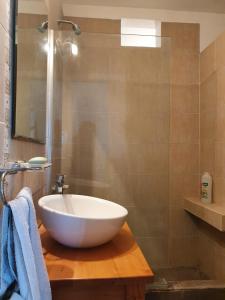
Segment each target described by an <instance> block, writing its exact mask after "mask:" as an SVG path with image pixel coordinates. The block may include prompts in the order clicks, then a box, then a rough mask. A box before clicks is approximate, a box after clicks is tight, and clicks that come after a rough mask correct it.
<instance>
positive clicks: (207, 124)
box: [200, 109, 217, 143]
mask: <svg viewBox="0 0 225 300" xmlns="http://www.w3.org/2000/svg"><path fill="white" fill-rule="evenodd" d="M216 123H217V122H216V111H215V110H214V109H213V110H211V111H207V112H202V113H201V122H200V136H201V141H202V142H208V143H209V142H215V139H216Z"/></svg>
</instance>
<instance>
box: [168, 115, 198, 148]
mask: <svg viewBox="0 0 225 300" xmlns="http://www.w3.org/2000/svg"><path fill="white" fill-rule="evenodd" d="M170 134H171V142H172V143H198V142H199V115H198V114H175V115H172V117H171V133H170Z"/></svg>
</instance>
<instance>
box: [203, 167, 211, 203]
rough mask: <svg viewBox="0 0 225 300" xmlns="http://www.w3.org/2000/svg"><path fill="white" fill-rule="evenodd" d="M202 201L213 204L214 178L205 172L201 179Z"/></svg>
mask: <svg viewBox="0 0 225 300" xmlns="http://www.w3.org/2000/svg"><path fill="white" fill-rule="evenodd" d="M201 201H202V202H203V203H212V176H211V175H210V174H209V173H208V172H205V173H204V174H203V175H202V178H201Z"/></svg>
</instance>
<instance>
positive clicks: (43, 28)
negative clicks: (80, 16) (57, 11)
mask: <svg viewBox="0 0 225 300" xmlns="http://www.w3.org/2000/svg"><path fill="white" fill-rule="evenodd" d="M57 23H58V25H60V24H62V23H64V24H70V25H72V29H73V31H74V33H75V34H76V35H80V34H81V30H80V27H79V25H77V24H75V23H73V22H71V21H67V20H57ZM47 29H48V21H44V22H43V23H41V25H40V26H38V27H37V30H38V31H39V32H41V33H44V32H45V31H46V30H47Z"/></svg>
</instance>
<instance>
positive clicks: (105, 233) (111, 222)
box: [38, 194, 128, 248]
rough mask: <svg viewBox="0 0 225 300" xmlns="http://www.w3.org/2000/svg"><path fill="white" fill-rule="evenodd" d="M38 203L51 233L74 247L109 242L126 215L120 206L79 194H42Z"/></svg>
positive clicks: (93, 245) (56, 238) (61, 241)
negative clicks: (43, 195)
mask: <svg viewBox="0 0 225 300" xmlns="http://www.w3.org/2000/svg"><path fill="white" fill-rule="evenodd" d="M38 204H39V206H40V208H41V216H42V221H43V224H44V226H45V227H46V229H47V230H48V232H49V233H50V235H51V236H52V237H53V238H54V239H55V240H56V241H58V242H59V243H61V244H63V245H66V246H69V247H76V248H88V247H95V246H98V245H101V244H104V243H106V242H108V241H110V240H111V239H112V238H113V237H114V236H115V235H116V234H117V233H118V232H119V230H120V228H121V227H122V226H123V224H124V222H125V219H126V216H127V214H128V212H127V210H126V209H125V208H124V207H123V206H121V205H118V204H116V203H113V202H111V201H107V200H103V199H100V198H94V197H89V196H82V195H69V194H68V195H49V196H45V197H42V198H41V199H40V200H39V202H38Z"/></svg>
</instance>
